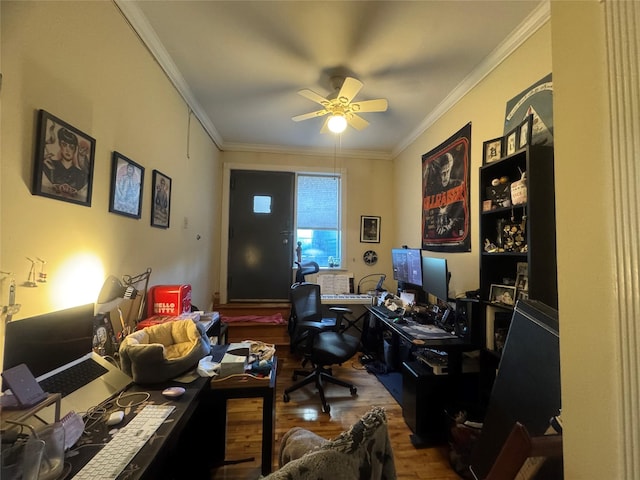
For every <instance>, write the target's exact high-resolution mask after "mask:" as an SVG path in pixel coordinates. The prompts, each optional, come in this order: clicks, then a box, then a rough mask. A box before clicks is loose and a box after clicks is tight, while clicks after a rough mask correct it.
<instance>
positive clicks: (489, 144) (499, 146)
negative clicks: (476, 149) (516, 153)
mask: <svg viewBox="0 0 640 480" xmlns="http://www.w3.org/2000/svg"><path fill="white" fill-rule="evenodd" d="M503 144H504V137H498V138H494V139H493V140H487V141H486V142H484V143H483V148H482V164H483V165H486V164H487V163H491V162H495V161H496V160H500V159H501V158H502V154H503V153H504V152H503V150H504V149H503Z"/></svg>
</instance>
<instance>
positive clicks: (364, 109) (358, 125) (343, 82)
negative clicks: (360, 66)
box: [291, 77, 388, 133]
mask: <svg viewBox="0 0 640 480" xmlns="http://www.w3.org/2000/svg"><path fill="white" fill-rule="evenodd" d="M331 81H332V84H333V87H334V93H332V94H330V95H328V96H327V97H326V98H325V97H323V96H322V95H320V94H318V93H316V92H314V91H313V90H309V89H307V88H305V89H302V90H299V91H298V93H299V94H300V95H302V96H303V97H305V98H308V99H309V100H311V101H312V102H316V103H319V104H320V105H322V107H323V108H322V109H321V110H316V111H315V112H309V113H304V114H302V115H296V116H295V117H292V118H291V119H292V120H293V121H294V122H300V121H302V120H308V119H309V118H316V117H322V116H324V115H329V116H328V117H327V119H326V120H325V122H324V124H323V125H322V129H321V130H320V133H327V132H330V131H331V132H334V133H341V132H343V131H344V129H345V128H347V124H348V125H351V126H352V127H353V128H355V129H356V130H363V129H364V128H366V127H367V126H368V125H369V122H367V121H366V120H365V119H364V118H362V117H361V116H359V115H358V114H359V113H368V112H384V111H386V110H387V107H388V103H387V100H386V99H384V98H379V99H377V100H365V101H362V102H352V100H353V98H354V97H355V96H356V95H357V94H358V92H359V91H360V89H362V87H363V85H364V84H363V83H362V82H361V81H360V80H358V79H356V78H353V77H344V78H341V77H333V78H332V79H331Z"/></svg>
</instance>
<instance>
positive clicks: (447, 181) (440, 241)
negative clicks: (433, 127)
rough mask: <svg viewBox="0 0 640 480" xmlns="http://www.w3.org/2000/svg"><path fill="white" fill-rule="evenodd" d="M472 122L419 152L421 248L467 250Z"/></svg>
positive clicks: (469, 234) (469, 220)
mask: <svg viewBox="0 0 640 480" xmlns="http://www.w3.org/2000/svg"><path fill="white" fill-rule="evenodd" d="M470 146H471V123H468V124H467V125H465V126H464V127H463V128H461V129H460V130H459V131H458V132H456V133H455V134H454V135H452V136H451V137H449V139H448V140H446V141H445V142H443V143H442V144H440V145H439V146H438V147H436V148H434V149H433V150H431V151H430V152H428V153H425V154H424V155H423V156H422V192H423V196H422V248H423V249H425V250H431V251H435V252H470V251H471V232H470V225H471V219H470V215H469V168H470V165H471V148H470Z"/></svg>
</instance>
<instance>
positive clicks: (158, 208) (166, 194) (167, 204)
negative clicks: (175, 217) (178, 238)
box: [151, 170, 171, 228]
mask: <svg viewBox="0 0 640 480" xmlns="http://www.w3.org/2000/svg"><path fill="white" fill-rule="evenodd" d="M151 186H152V191H151V226H152V227H158V228H169V218H170V212H171V178H169V177H167V176H166V175H165V174H164V173H161V172H159V171H158V170H154V171H153V178H152V181H151Z"/></svg>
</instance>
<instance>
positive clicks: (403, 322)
mask: <svg viewBox="0 0 640 480" xmlns="http://www.w3.org/2000/svg"><path fill="white" fill-rule="evenodd" d="M396 323H397V324H398V325H405V324H406V323H407V320H406V319H405V318H404V317H398V318H396Z"/></svg>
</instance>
